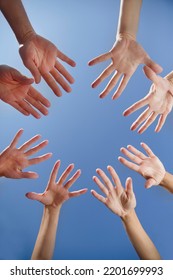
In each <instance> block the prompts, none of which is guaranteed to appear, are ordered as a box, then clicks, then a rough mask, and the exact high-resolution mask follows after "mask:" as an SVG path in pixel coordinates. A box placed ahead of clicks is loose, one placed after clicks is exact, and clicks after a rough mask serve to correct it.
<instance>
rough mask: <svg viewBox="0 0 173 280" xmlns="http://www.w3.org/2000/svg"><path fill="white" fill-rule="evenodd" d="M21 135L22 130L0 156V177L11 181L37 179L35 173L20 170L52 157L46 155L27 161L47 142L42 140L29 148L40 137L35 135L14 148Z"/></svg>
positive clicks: (48, 154) (49, 154)
mask: <svg viewBox="0 0 173 280" xmlns="http://www.w3.org/2000/svg"><path fill="white" fill-rule="evenodd" d="M22 133H23V129H20V130H19V131H18V132H17V134H16V135H15V137H14V139H13V140H12V142H11V144H10V145H9V146H8V147H7V148H6V149H5V150H4V151H3V152H2V153H1V154H0V176H5V177H6V178H13V179H21V178H28V179H35V178H37V177H38V174H37V173H35V172H23V171H22V170H23V169H24V168H26V167H28V166H30V165H33V164H38V163H40V162H42V161H45V160H47V159H49V158H50V157H51V156H52V154H51V153H47V154H44V155H42V156H39V157H35V158H32V159H28V157H30V156H32V155H33V154H35V153H37V152H39V151H40V150H41V149H43V148H44V147H45V146H46V145H47V144H48V141H47V140H44V141H43V142H41V143H40V144H38V145H36V146H34V147H33V148H30V146H31V145H32V144H33V143H35V142H36V141H37V140H39V139H40V135H36V136H34V137H33V138H31V139H29V140H28V141H27V142H25V143H24V144H23V145H22V146H20V147H19V148H16V145H17V143H18V141H19V139H20V137H21V135H22Z"/></svg>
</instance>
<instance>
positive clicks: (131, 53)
mask: <svg viewBox="0 0 173 280" xmlns="http://www.w3.org/2000/svg"><path fill="white" fill-rule="evenodd" d="M109 59H111V60H112V62H111V63H110V65H109V66H108V67H107V68H106V69H105V70H104V71H103V72H102V73H101V75H100V76H99V77H98V78H97V79H96V80H95V81H94V82H93V83H92V87H93V88H95V87H97V86H98V85H99V84H100V83H101V82H103V81H104V80H105V79H106V78H108V77H109V76H110V75H111V74H112V73H113V72H115V73H114V74H113V76H112V78H111V79H110V81H109V83H108V85H107V86H106V87H105V89H104V90H103V91H102V92H101V93H100V98H103V97H105V96H107V95H108V94H109V93H110V91H111V90H112V89H113V88H114V87H115V86H116V84H117V83H118V81H119V79H120V78H121V76H122V78H121V81H120V83H119V86H118V88H117V90H116V91H115V93H114V94H113V97H112V99H117V98H118V97H119V96H120V95H121V93H122V92H123V90H124V89H125V88H126V86H127V84H128V82H129V80H130V78H131V77H132V75H133V73H134V72H135V71H136V69H137V67H138V65H139V64H141V63H142V64H145V65H147V66H149V67H150V68H152V69H153V70H154V71H155V72H156V73H159V72H161V71H162V68H161V67H160V66H159V65H158V64H156V63H155V62H154V61H153V60H151V59H150V57H149V56H148V54H147V53H146V52H145V50H144V49H143V48H142V47H141V46H140V45H139V44H138V43H137V42H136V41H135V40H133V39H131V38H129V37H121V38H119V39H117V41H116V42H115V44H114V46H113V48H112V49H111V50H110V51H109V52H107V53H105V54H102V55H100V56H98V57H96V58H94V59H92V60H91V61H90V62H89V63H88V64H89V66H92V65H95V64H97V63H100V62H104V61H106V60H109Z"/></svg>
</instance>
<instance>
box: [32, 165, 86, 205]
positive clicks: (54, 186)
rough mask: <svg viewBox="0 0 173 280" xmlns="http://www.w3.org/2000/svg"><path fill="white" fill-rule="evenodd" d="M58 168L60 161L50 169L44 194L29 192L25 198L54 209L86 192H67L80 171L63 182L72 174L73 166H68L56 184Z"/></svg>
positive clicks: (83, 190)
mask: <svg viewBox="0 0 173 280" xmlns="http://www.w3.org/2000/svg"><path fill="white" fill-rule="evenodd" d="M59 167H60V161H57V162H56V163H55V165H54V167H53V169H52V173H51V175H50V178H49V182H48V185H47V187H46V189H45V191H44V193H42V194H38V193H34V192H30V193H27V194H26V196H27V197H28V198H30V199H33V200H38V201H40V202H41V203H43V204H44V205H45V206H49V207H53V208H56V207H59V206H60V207H61V206H62V204H63V203H64V202H65V201H66V200H68V199H69V198H72V197H77V196H80V195H81V194H84V193H86V192H87V189H81V190H79V191H73V192H69V188H70V187H71V186H72V185H73V184H74V183H75V182H76V180H77V179H78V178H79V176H80V174H81V171H80V170H77V171H76V172H75V174H74V175H73V176H72V177H71V178H70V179H69V180H68V181H67V182H65V181H66V179H67V177H68V176H69V175H70V173H71V172H72V170H73V168H74V164H70V165H69V166H68V167H67V168H66V170H65V171H64V172H63V173H62V175H61V176H60V178H59V180H58V181H57V182H56V177H57V174H58V170H59Z"/></svg>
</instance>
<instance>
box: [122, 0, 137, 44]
mask: <svg viewBox="0 0 173 280" xmlns="http://www.w3.org/2000/svg"><path fill="white" fill-rule="evenodd" d="M141 5H142V0H121V4H120V12H119V21H118V29H117V37H121V36H123V35H126V36H129V37H130V38H132V39H136V34H137V31H138V23H139V16H140V10H141Z"/></svg>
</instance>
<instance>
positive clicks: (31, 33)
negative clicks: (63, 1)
mask: <svg viewBox="0 0 173 280" xmlns="http://www.w3.org/2000/svg"><path fill="white" fill-rule="evenodd" d="M36 35H37V33H36V32H35V31H34V30H33V29H32V30H29V31H27V32H26V33H25V34H24V35H23V36H22V38H21V39H20V41H19V43H20V44H21V45H23V44H25V43H26V42H27V41H30V40H32V38H34V37H35V36H36Z"/></svg>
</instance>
